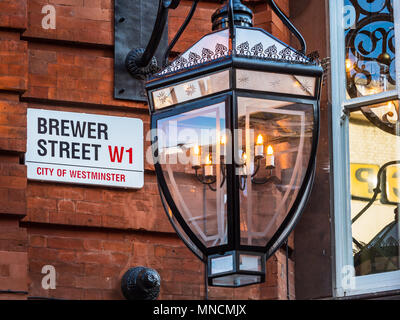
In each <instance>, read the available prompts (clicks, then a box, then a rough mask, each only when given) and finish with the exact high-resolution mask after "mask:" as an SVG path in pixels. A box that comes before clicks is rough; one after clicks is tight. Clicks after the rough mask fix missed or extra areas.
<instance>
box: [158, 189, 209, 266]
mask: <svg viewBox="0 0 400 320" xmlns="http://www.w3.org/2000/svg"><path fill="white" fill-rule="evenodd" d="M160 195H161V201H162V202H163V204H164V206H165V208H166V210H167V214H168V219H169V221H170V222H171V224H172V225H173V227H174V228H175V230H176V232H177V233H178V234H179V235H180V236H181V237H182V240H183V241H184V242H185V244H186V245H187V246H188V247H189V248H190V249H191V250H193V252H194V253H195V254H196V255H197V256H198V257H199V258H200V259H203V253H202V252H201V251H200V250H199V248H197V246H196V245H195V244H194V243H193V242H192V240H190V238H189V236H188V235H187V233H186V232H185V231H184V230H183V229H182V227H181V226H180V224H179V223H178V221H177V220H176V218H175V217H174V215H173V214H172V210H171V208H170V207H169V205H168V203H167V201H166V200H165V197H164V194H163V193H162V192H160Z"/></svg>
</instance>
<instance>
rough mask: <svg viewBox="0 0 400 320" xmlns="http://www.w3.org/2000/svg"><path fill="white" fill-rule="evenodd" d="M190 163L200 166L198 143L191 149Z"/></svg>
mask: <svg viewBox="0 0 400 320" xmlns="http://www.w3.org/2000/svg"><path fill="white" fill-rule="evenodd" d="M192 165H193V167H200V147H199V146H198V145H195V146H194V147H193V150H192Z"/></svg>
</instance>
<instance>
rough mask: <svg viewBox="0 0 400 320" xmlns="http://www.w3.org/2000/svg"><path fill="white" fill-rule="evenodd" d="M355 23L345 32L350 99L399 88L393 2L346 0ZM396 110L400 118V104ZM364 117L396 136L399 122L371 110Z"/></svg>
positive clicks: (362, 109) (367, 108) (366, 108)
mask: <svg viewBox="0 0 400 320" xmlns="http://www.w3.org/2000/svg"><path fill="white" fill-rule="evenodd" d="M347 4H348V5H349V6H350V7H351V8H352V10H354V17H353V19H352V20H354V24H353V25H351V26H349V27H348V28H347V29H346V30H345V36H346V38H345V42H346V78H347V93H348V95H349V97H350V98H356V97H359V96H364V95H369V94H375V93H379V92H381V91H386V90H389V89H388V87H389V86H395V85H396V71H395V35H394V23H393V5H392V0H372V1H369V0H347ZM365 88H368V89H365ZM393 103H394V104H395V108H394V110H392V111H391V112H392V113H393V112H396V113H397V119H399V118H400V114H399V108H398V103H397V104H396V103H395V102H393ZM361 111H362V112H363V113H364V115H365V116H366V117H367V118H368V119H369V120H370V121H371V122H372V123H374V124H375V125H376V126H377V127H379V128H380V129H382V130H384V131H386V132H388V133H391V134H394V135H396V130H397V131H398V129H396V123H394V122H390V121H389V120H388V116H391V117H392V116H393V114H386V115H383V116H382V117H378V116H377V115H376V114H375V113H374V112H373V111H372V110H371V108H369V107H362V108H361Z"/></svg>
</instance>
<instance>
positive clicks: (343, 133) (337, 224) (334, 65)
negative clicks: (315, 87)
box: [329, 0, 400, 297]
mask: <svg viewBox="0 0 400 320" xmlns="http://www.w3.org/2000/svg"><path fill="white" fill-rule="evenodd" d="M343 10H344V1H343V0H339V1H338V0H330V1H329V18H330V19H329V21H330V26H329V28H330V54H331V70H332V71H331V83H332V87H331V101H332V110H331V116H332V117H331V134H332V138H331V152H332V160H331V161H332V173H331V174H332V178H333V221H334V223H333V224H334V226H333V230H332V231H333V233H334V243H333V245H334V248H335V250H334V275H333V296H334V297H343V296H353V295H362V294H368V293H372V292H383V291H391V290H397V289H400V270H397V271H388V272H383V273H377V274H371V275H364V276H354V278H353V279H352V280H354V284H355V285H354V286H353V288H348V287H347V286H344V285H343V279H344V277H348V276H349V273H348V271H349V269H348V268H346V267H347V266H352V267H354V262H353V254H352V230H351V223H350V221H351V218H350V216H351V208H350V200H351V197H350V196H349V195H350V172H349V171H350V166H349V165H348V164H349V163H350V162H349V113H350V111H352V110H355V109H356V108H358V107H360V106H364V105H371V104H375V103H381V102H384V101H388V100H394V99H399V98H400V56H398V57H396V58H397V59H396V90H392V91H387V92H382V93H379V94H375V95H371V96H365V97H358V98H354V99H351V100H346V94H345V93H346V88H345V85H343V84H345V83H346V77H345V75H346V72H345V39H344V38H345V36H344V29H343V23H342V22H343V12H344V11H343ZM393 13H394V17H393V18H394V30H395V50H396V53H398V52H399V53H400V0H393ZM347 279H348V278H347Z"/></svg>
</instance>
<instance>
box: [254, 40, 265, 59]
mask: <svg viewBox="0 0 400 320" xmlns="http://www.w3.org/2000/svg"><path fill="white" fill-rule="evenodd" d="M263 51H264V47H263V45H262V43H261V42H259V43H257V44H256V45H255V46H254V47H253V48H251V53H252V54H253V55H255V56H262V55H263Z"/></svg>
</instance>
